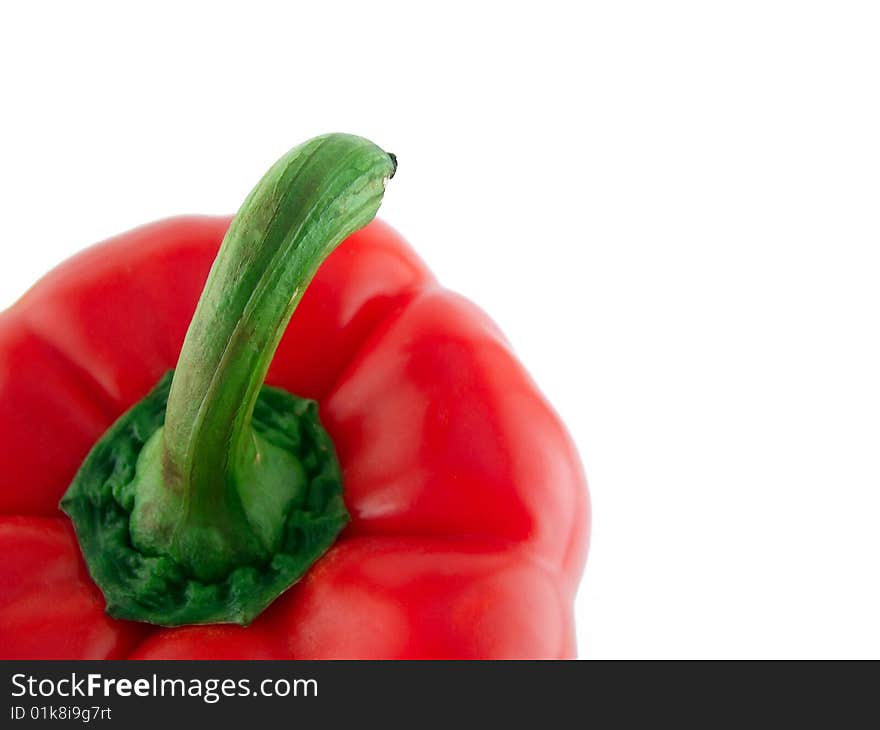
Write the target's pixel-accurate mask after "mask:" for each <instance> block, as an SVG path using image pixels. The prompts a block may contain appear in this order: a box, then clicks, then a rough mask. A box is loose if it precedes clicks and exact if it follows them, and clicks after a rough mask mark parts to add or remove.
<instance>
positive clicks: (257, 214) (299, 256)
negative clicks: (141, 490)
mask: <svg viewBox="0 0 880 730" xmlns="http://www.w3.org/2000/svg"><path fill="white" fill-rule="evenodd" d="M396 164H397V163H396V160H395V158H394V156H393V155H389V154H388V153H386V152H384V151H383V150H381V149H380V148H379V147H377V146H376V145H374V144H373V143H372V142H369V141H368V140H365V139H363V138H360V137H355V136H352V135H345V134H330V135H324V136H321V137H316V138H315V139H312V140H310V141H308V142H306V143H304V144H302V145H300V146H299V147H296V148H294V149H293V150H291V151H290V152H288V153H287V154H286V155H285V156H284V157H282V158H281V159H280V160H279V161H278V162H277V163H276V164H275V165H273V166H272V168H271V169H270V170H269V171H268V172H267V173H266V175H265V176H264V177H263V179H262V180H260V182H259V183H258V184H257V186H256V187H255V188H254V190H253V191H252V192H251V193H250V195H249V196H248V198H247V199H246V200H245V202H244V204H243V205H242V207H241V209H240V210H239V211H238V214H237V215H236V216H235V218H234V220H233V221H232V224H231V225H230V227H229V230H228V232H227V234H226V237H225V238H224V240H223V244H222V246H221V248H220V252H219V253H218V255H217V258H216V260H215V261H214V265H213V267H212V268H211V272H210V274H209V276H208V281H207V284H206V285H205V288H204V291H203V292H202V296H201V298H200V299H199V303H198V306H197V308H196V312H195V315H194V316H193V319H192V322H191V324H190V327H189V330H188V331H187V334H186V338H185V340H184V343H183V349H182V350H181V353H180V359H179V360H178V364H177V369H176V372H175V375H174V380H173V382H172V385H171V391H170V395H169V397H168V406H167V412H166V417H165V426H164V429H163V432H162V433H163V435H162V442H161V452H162V453H161V464H162V482H163V483H164V489H166V490H171V491H172V492H176V493H177V500H176V501H175V503H176V504H178V505H179V508H180V513H179V514H178V515H175V516H174V518H173V521H174V525H173V526H172V525H167V524H166V525H165V528H163V529H165V532H166V533H167V534H168V535H170V537H169V538H168V539H169V540H170V542H172V543H174V542H178V541H180V539H182V536H183V535H184V534H185V533H186V532H187V531H188V530H194V529H195V530H197V529H204V528H210V529H211V530H212V531H213V532H214V534H215V535H216V534H220V535H224V534H227V535H228V534H232V533H234V532H236V530H237V529H238V528H237V527H236V525H235V524H234V523H235V522H236V521H240V519H241V517H242V509H241V501H242V500H241V495H240V494H239V491H238V487H237V486H236V485H237V483H238V481H239V478H244V476H245V475H249V474H251V473H252V469H253V466H254V462H255V461H259V459H260V455H259V450H258V448H257V447H256V439H255V436H254V432H253V429H252V427H251V419H252V415H253V410H254V405H255V403H256V401H257V396H258V394H259V392H260V388H261V386H262V383H263V380H264V379H265V377H266V372H267V370H268V368H269V364H270V363H271V361H272V357H273V355H274V353H275V350H276V348H277V346H278V343H279V341H280V339H281V336H282V334H283V333H284V330H285V328H286V327H287V323H288V322H289V321H290V318H291V315H292V314H293V311H294V309H295V308H296V306H297V304H298V303H299V301H300V299H301V298H302V296H303V293H304V292H305V290H306V287H307V286H308V284H309V282H310V281H311V279H312V277H313V276H314V274H315V272H316V271H317V269H318V267H319V266H320V264H321V263H322V262H323V261H324V259H325V258H326V257H327V256H328V255H329V254H330V252H331V251H333V249H334V248H335V247H336V246H337V245H338V244H339V243H340V242H341V241H343V240H344V239H345V238H346V237H347V236H348V235H350V234H351V233H353V232H354V231H356V230H358V229H360V228H362V227H363V226H365V225H366V224H367V223H369V221H370V220H372V218H373V217H374V216H375V214H376V212H377V210H378V208H379V205H380V203H381V200H382V196H383V193H384V189H385V182H386V181H387V180H388V179H389V178H390V177H392V176H393V175H394V172H395V170H396ZM194 549H195V548H194V546H190V548H189V549H186V550H183V549H179V550H172V551H171V552H172V553H173V554H176V556H177V557H178V558H179V557H180V555H181V554H182V553H186V554H191V553H192V552H193V550H194ZM232 552H233V553H234V552H235V551H234V550H233V551H232ZM219 571H220V568H219V567H217V566H214V567H213V568H211V569H208V570H204V571H201V573H203V574H204V575H205V576H206V577H210V575H214V574H216V573H218V572H219ZM194 572H195V573H196V574H197V575H198V574H199V573H200V571H199V570H195V571H194Z"/></svg>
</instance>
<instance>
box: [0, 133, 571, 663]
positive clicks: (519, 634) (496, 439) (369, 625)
mask: <svg viewBox="0 0 880 730" xmlns="http://www.w3.org/2000/svg"><path fill="white" fill-rule="evenodd" d="M396 170H397V159H396V158H395V157H394V155H392V154H389V153H387V152H385V151H384V150H382V149H381V148H379V147H378V146H377V145H375V144H374V143H372V142H370V141H368V140H366V139H363V138H361V137H356V136H353V135H348V134H328V135H323V136H320V137H316V138H314V139H311V140H309V141H307V142H305V143H303V144H302V145H299V146H298V147H295V148H294V149H292V150H291V151H290V152H288V153H287V154H286V155H284V156H283V157H282V158H281V159H280V160H278V162H276V163H275V164H274V165H273V166H272V167H271V168H270V169H269V171H268V172H267V173H266V174H265V175H264V176H263V178H262V179H261V180H260V181H259V183H257V185H256V187H255V188H254V189H253V190H252V192H251V193H250V194H249V195H248V197H247V199H246V200H245V201H244V203H243V204H242V206H241V208H240V210H239V211H238V213H237V214H236V215H235V217H234V218H232V219H231V220H230V219H227V218H209V217H181V218H173V219H169V220H165V221H160V222H158V223H153V224H150V225H147V226H143V227H141V228H138V229H135V230H133V231H131V232H129V233H126V234H123V235H121V236H118V237H116V238H114V239H111V240H109V241H106V242H104V243H101V244H98V245H96V246H93V247H91V248H89V249H87V250H85V251H83V252H82V253H80V254H79V255H77V256H75V257H73V258H72V259H70V260H69V261H67V262H65V263H63V264H61V265H60V266H59V267H57V268H56V269H55V270H53V271H51V272H50V273H48V274H47V275H46V276H45V277H44V278H43V279H42V280H41V281H39V282H38V283H37V284H36V285H35V286H34V287H33V288H32V289H31V290H30V291H29V292H28V293H27V294H26V295H25V296H24V297H22V299H21V300H19V301H18V302H17V303H16V304H15V305H14V306H13V307H12V308H10V309H9V310H7V311H5V312H3V313H0V403H2V404H3V408H2V410H0V443H2V446H0V474H3V475H4V477H3V480H4V481H3V482H2V483H0V550H3V551H4V554H5V555H6V556H7V559H6V560H4V561H2V563H0V658H7V659H9V658H77V659H115V658H126V657H130V658H180V659H187V658H192V659H207V658H242V659H247V658H253V659H268V658H288V659H330V658H349V659H358V658H365V659H398V658H399V659H412V658H460V659H479V658H568V657H572V656H574V653H575V639H574V621H573V615H572V604H573V600H574V595H575V591H576V589H577V585H578V581H579V579H580V575H581V572H582V569H583V563H584V559H585V556H586V547H587V539H588V531H589V508H588V498H587V491H586V482H585V479H584V475H583V470H582V468H581V465H580V461H579V459H578V456H577V453H576V451H575V448H574V446H573V444H572V442H571V440H570V438H569V436H568V434H567V432H566V430H565V428H564V426H563V424H562V423H561V422H560V420H559V418H558V416H557V415H556V414H555V412H554V411H553V409H552V408H551V406H550V405H549V404H548V403H547V402H546V401H545V399H544V398H543V396H542V395H541V393H540V391H539V390H538V389H537V386H536V385H535V384H534V383H533V381H532V380H531V378H530V377H529V375H528V374H527V372H526V370H525V369H524V368H523V366H522V365H521V364H520V363H519V362H518V361H517V359H516V357H515V356H514V354H513V352H512V350H511V348H510V346H509V344H508V343H507V341H506V340H505V338H504V336H503V335H502V334H501V333H500V332H499V330H498V329H497V327H496V326H495V325H494V324H493V323H492V322H491V320H489V319H488V317H487V316H486V315H485V314H484V313H483V312H482V311H480V310H479V309H477V308H476V307H475V306H474V305H473V304H471V303H470V302H468V301H467V300H466V299H463V298H462V297H460V296H458V295H455V294H453V293H451V292H449V291H447V290H446V289H444V288H443V287H442V286H441V285H440V284H438V283H437V281H436V280H435V279H434V277H433V276H432V275H431V273H430V271H429V270H428V269H427V268H426V266H425V265H424V264H423V263H422V261H421V260H420V259H419V258H418V257H417V255H416V254H415V253H414V251H413V250H412V249H411V248H410V247H409V245H408V244H407V243H406V242H405V241H404V240H403V239H402V238H401V237H400V236H399V235H398V234H397V233H396V232H395V231H394V230H392V229H391V228H390V227H388V226H387V225H386V224H384V223H382V222H380V221H378V220H374V218H375V215H376V213H377V211H378V209H379V206H380V204H381V202H382V198H383V195H384V193H385V186H386V184H387V182H388V181H389V180H390V179H391V177H393V176H394V173H395V171H396ZM443 213H444V214H449V215H454V211H443ZM489 275H491V272H487V276H489ZM548 316H552V313H548Z"/></svg>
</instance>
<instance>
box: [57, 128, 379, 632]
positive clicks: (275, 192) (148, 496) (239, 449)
mask: <svg viewBox="0 0 880 730" xmlns="http://www.w3.org/2000/svg"><path fill="white" fill-rule="evenodd" d="M395 169H396V161H395V159H394V157H393V156H392V155H389V154H387V153H385V152H383V151H382V150H381V149H379V148H378V147H376V146H375V145H374V144H372V143H371V142H369V141H367V140H365V139H362V138H359V137H354V136H351V135H342V134H332V135H325V136H323V137H317V138H315V139H313V140H310V141H309V142H306V143H305V144H303V145H300V146H299V147H297V148H295V149H293V150H291V151H290V152H289V153H288V154H287V155H285V156H284V157H283V158H281V160H279V161H278V162H277V163H276V164H275V165H274V166H273V167H272V168H271V169H270V170H269V172H267V173H266V175H265V176H264V177H263V179H262V180H261V181H260V182H259V183H258V184H257V186H256V188H254V190H253V191H252V192H251V194H250V195H249V196H248V198H247V200H246V201H245V203H244V205H243V206H242V208H241V210H240V211H239V212H238V214H237V215H236V217H235V219H234V220H233V222H232V224H231V225H230V228H229V231H228V232H227V234H226V237H225V238H224V240H223V244H222V246H221V248H220V252H219V253H218V255H217V259H216V260H215V262H214V265H213V267H212V269H211V273H210V275H209V277H208V282H207V284H206V285H205V289H204V291H203V292H202V296H201V298H200V300H199V303H198V306H197V308H196V313H195V315H194V316H193V320H192V322H191V324H190V327H189V330H188V331H187V335H186V339H185V341H184V344H183V348H182V350H181V354H180V359H179V360H178V363H177V368H176V370H175V371H174V372H173V374H172V373H169V374H168V375H166V376H165V377H164V378H163V379H162V380H161V381H160V382H159V384H158V385H156V387H155V388H154V389H153V391H152V392H151V393H149V394H148V395H147V396H146V397H145V398H144V399H143V400H142V401H140V402H139V403H137V404H136V405H135V406H134V407H133V408H132V409H131V410H129V411H128V412H127V413H125V414H124V415H123V416H122V417H121V418H120V419H119V420H118V421H117V422H116V423H115V424H114V425H113V426H112V427H111V428H110V429H109V430H108V431H107V433H105V434H104V436H103V437H102V438H101V439H100V441H99V442H98V443H97V444H96V445H95V447H94V448H93V449H92V451H91V452H90V453H89V455H88V456H87V458H86V460H85V461H84V462H83V464H82V466H81V467H80V470H79V472H78V473H77V475H76V477H75V479H74V481H73V483H72V484H71V486H70V487H69V489H68V490H67V493H66V494H65V496H64V498H63V499H62V501H61V508H62V509H63V510H64V511H65V512H66V513H67V514H68V515H69V516H70V517H71V519H72V520H73V523H74V526H75V528H76V533H77V537H78V539H79V542H80V547H81V549H82V552H83V555H84V556H85V558H86V562H87V564H88V566H89V571H90V573H91V575H92V577H93V578H94V580H95V582H96V583H97V584H98V585H99V586H100V588H101V589H102V591H103V592H104V596H105V598H106V599H107V611H108V612H109V613H110V614H111V615H113V616H115V617H117V618H125V619H133V620H140V621H147V622H150V623H155V624H160V625H165V626H177V625H181V624H193V623H220V622H234V623H240V624H247V623H250V622H251V621H252V620H253V619H254V618H255V617H256V616H257V615H258V614H259V613H260V612H261V611H262V610H263V609H264V608H265V607H266V606H267V605H268V604H269V603H271V602H272V600H274V599H275V598H276V597H277V596H278V595H280V594H281V593H282V592H283V591H284V590H286V589H287V588H288V587H290V585H292V584H293V583H294V582H296V581H297V580H299V579H300V578H301V577H302V576H303V574H304V573H305V572H306V570H308V568H309V566H310V565H311V564H312V563H313V562H314V561H315V560H317V559H318V558H319V557H320V556H321V555H322V554H323V553H324V552H325V551H326V550H327V549H328V548H329V547H330V545H332V544H333V542H334V540H335V539H336V537H337V535H338V533H339V531H340V530H341V529H342V528H343V527H344V526H345V524H346V522H347V521H348V514H347V512H346V510H345V505H344V503H343V500H342V478H341V474H340V470H339V465H338V463H337V460H336V456H335V453H334V449H333V444H332V442H331V440H330V438H329V436H328V435H327V434H326V432H325V431H324V430H323V428H322V427H321V424H320V422H319V419H318V414H317V405H316V404H315V403H314V402H312V401H307V400H304V399H301V398H298V397H296V396H294V395H292V394H289V393H286V392H284V391H282V390H279V389H276V388H269V387H267V386H264V385H263V380H264V379H265V376H266V372H267V370H268V368H269V364H270V362H271V360H272V356H273V355H274V352H275V349H276V348H277V346H278V342H279V341H280V339H281V335H282V334H283V333H284V330H285V328H286V326H287V323H288V322H289V320H290V317H291V315H292V314H293V311H294V309H295V308H296V306H297V304H298V302H299V300H300V299H301V298H302V295H303V293H304V291H305V289H306V287H307V285H308V283H309V282H310V281H311V279H312V277H313V276H314V274H315V272H316V271H317V269H318V266H319V265H320V264H321V262H322V261H323V260H324V259H325V258H326V257H327V255H329V253H330V252H331V251H332V250H333V249H334V248H335V247H336V246H337V245H338V244H339V243H340V242H341V241H342V240H344V239H345V238H346V237H347V236H348V235H350V234H351V233H353V232H354V231H356V230H358V229H360V228H362V227H363V226H365V225H366V224H367V223H368V222H369V221H370V220H372V218H373V217H374V216H375V214H376V211H377V210H378V208H379V204H380V203H381V200H382V195H383V193H384V187H385V182H386V181H387V179H388V178H390V177H392V176H393V174H394V171H395Z"/></svg>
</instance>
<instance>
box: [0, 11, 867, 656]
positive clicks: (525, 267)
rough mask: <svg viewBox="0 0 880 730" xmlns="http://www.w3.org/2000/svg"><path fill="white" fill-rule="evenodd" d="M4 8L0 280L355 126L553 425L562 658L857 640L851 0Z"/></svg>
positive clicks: (229, 204) (859, 651) (398, 203)
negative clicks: (572, 622)
mask: <svg viewBox="0 0 880 730" xmlns="http://www.w3.org/2000/svg"><path fill="white" fill-rule="evenodd" d="M11 5H12V4H11V3H6V4H4V5H3V6H2V7H3V9H2V10H0V74H2V107H3V111H2V115H0V131H2V134H0V161H2V164H0V200H2V214H3V238H2V243H0V246H2V261H3V263H2V264H0V306H6V305H9V304H11V303H12V302H13V301H14V300H15V299H16V298H17V297H18V296H19V295H20V294H21V293H22V292H23V291H24V290H25V289H26V288H27V287H28V286H29V284H30V283H31V282H33V281H34V280H35V279H36V278H38V277H39V276H40V275H41V274H42V273H43V272H44V271H46V270H47V269H48V268H49V267H51V266H53V265H55V264H56V263H58V262H60V261H61V260H62V259H64V258H65V257H67V256H68V255H69V254H71V253H73V252H75V251H77V250H78V249H80V248H82V247H83V246H85V245H87V244H89V243H92V242H94V241H97V240H100V239H102V238H104V237H106V236H109V235H111V234H114V233H117V232H120V231H122V230H125V229H128V228H130V227H132V226H134V225H136V224H139V223H142V222H146V221H149V220H151V219H154V218H159V217H164V216H167V215H169V214H174V213H185V212H203V213H225V212H231V211H234V210H235V209H236V208H237V206H238V204H239V202H240V201H241V200H242V198H243V196H244V195H245V194H246V193H247V191H248V190H249V188H250V187H251V185H252V184H253V183H254V182H255V181H256V180H257V179H258V178H259V177H260V175H261V174H262V172H263V171H264V169H265V168H266V167H267V165H268V164H269V163H271V162H272V161H274V160H275V159H276V158H277V157H278V156H279V155H280V154H281V153H283V152H284V151H285V150H286V149H287V148H289V147H290V146H292V145H293V144H296V143H298V142H299V141H301V140H303V139H305V138H307V137H309V136H312V135H314V134H318V133H321V132H325V131H351V132H355V133H358V134H362V135H364V136H367V137H370V138H372V139H374V140H375V141H376V142H377V143H379V144H380V145H382V146H384V147H385V148H386V149H390V150H392V151H394V152H396V153H397V154H398V156H399V159H400V172H399V175H398V176H397V177H396V178H395V180H394V182H393V184H392V185H390V186H389V192H388V195H387V197H386V202H385V204H384V206H383V208H382V212H381V215H382V217H384V218H385V219H386V220H388V221H390V222H391V223H392V224H393V225H395V226H396V227H397V228H398V229H399V230H400V231H402V232H403V233H404V235H406V237H407V238H408V239H409V240H410V241H411V242H412V243H413V244H414V245H415V246H416V248H417V249H418V251H419V252H420V254H421V255H422V256H423V257H424V258H425V259H426V260H427V261H428V262H429V264H430V265H431V266H432V268H433V269H434V270H435V271H436V272H437V274H438V275H439V276H440V277H441V279H442V280H443V281H444V282H445V283H446V284H448V285H449V286H450V287H452V288H454V289H457V290H459V291H461V292H463V293H464V294H466V295H468V296H470V297H471V298H473V299H474V300H476V301H477V302H478V303H479V304H480V305H482V306H483V307H484V308H486V309H487V310H488V311H489V312H490V313H491V314H492V315H493V317H494V318H495V319H496V320H497V321H498V322H499V323H500V325H501V326H502V328H503V329H504V330H505V331H506V333H507V334H508V336H509V337H510V339H511V340H512V342H513V344H514V346H515V347H516V349H517V350H518V352H519V354H520V355H521V357H522V359H523V360H524V361H525V362H526V364H527V366H528V367H529V368H530V370H531V371H532V373H533V374H534V375H535V377H536V378H537V380H538V382H539V383H540V384H541V386H542V387H543V389H544V390H545V392H546V393H547V395H548V396H549V397H550V399H551V401H552V402H553V403H554V404H555V405H556V407H557V408H558V410H559V412H560V413H561V414H562V416H563V418H564V419H565V421H566V422H567V424H568V425H569V427H570V429H571V431H572V433H573V435H574V438H575V441H576V442H577V444H578V446H579V449H580V451H581V454H582V456H583V459H584V463H585V466H586V469H587V473H588V476H589V479H590V485H591V490H592V497H593V506H594V535H593V543H592V549H591V553H590V558H589V561H588V566H587V570H586V573H585V576H584V580H583V583H582V585H581V590H580V593H579V596H578V600H577V615H578V632H579V646H580V655H581V656H583V657H597V658H598V657H856V656H873V657H878V656H880V625H878V616H880V584H878V577H880V576H878V555H880V534H878V533H880V531H878V518H880V495H878V487H880V458H878V445H880V346H878V342H880V340H878V319H880V288H878V285H877V282H878V269H880V267H878V262H880V258H878V244H880V83H878V82H880V78H878V77H880V40H878V39H880V17H878V10H876V9H875V8H877V7H878V6H877V5H876V4H875V3H871V2H864V3H856V2H844V1H836V2H809V1H808V0H801V1H799V2H774V1H768V0H763V1H762V2H750V1H745V2H744V1H743V0H740V1H739V2H663V3H660V2H624V1H617V2H598V3H574V2H572V3H558V2H550V1H548V0H543V1H542V2H539V3H529V4H519V3H498V4H491V3H478V2H468V3H454V2H445V3H430V4H424V3H413V2H409V3H383V2H375V1H374V2H360V3H332V2H312V3H302V4H300V3H276V4H264V3H259V2H240V3H238V4H237V5H236V6H225V5H223V4H221V3H206V4H204V5H198V4H190V3H180V2H175V3H170V4H163V3H157V2H153V3H149V4H140V8H141V9H140V10H133V9H131V7H130V6H132V5H133V4H129V3H108V4H106V5H97V4H93V3H83V2H77V3H58V4H48V3H42V2H33V3H27V4H24V3H21V4H18V6H19V7H18V8H17V9H11V7H10V6H11Z"/></svg>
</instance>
